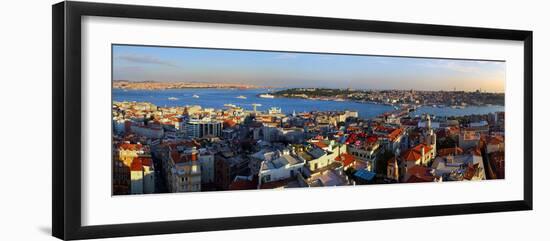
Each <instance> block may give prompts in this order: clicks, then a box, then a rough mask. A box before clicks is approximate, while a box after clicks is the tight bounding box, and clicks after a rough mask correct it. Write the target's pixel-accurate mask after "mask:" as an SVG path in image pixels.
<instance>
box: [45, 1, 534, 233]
mask: <svg viewBox="0 0 550 241" xmlns="http://www.w3.org/2000/svg"><path fill="white" fill-rule="evenodd" d="M52 15H53V19H52V24H53V34H52V37H53V39H52V51H53V54H52V56H53V57H52V62H53V70H52V79H53V86H52V90H53V93H52V94H53V100H52V101H53V113H52V115H53V120H52V123H53V124H52V129H53V130H52V131H53V135H52V136H53V138H52V143H53V144H52V145H53V150H52V152H53V157H52V160H53V166H52V177H53V179H52V189H53V193H52V233H53V236H55V237H57V238H60V239H87V238H106V237H120V236H134V235H151V234H168V233H185V232H199V231H213V230H228V229H245V228H261V227H276V226H290V225H306V224H321V223H336V222H350V221H366V220H380V219H397V218H413V217H427V216H442V215H457V214H473V213H488V212H502V211H518V210H532V208H533V206H532V205H533V178H532V172H533V160H532V158H533V155H532V133H533V127H532V117H533V97H532V93H533V90H532V89H533V80H532V78H533V63H532V61H533V32H532V31H523V30H507V29H491V28H476V27H459V26H443V25H430V24H415V23H398V22H384V21H367V20H354V19H336V18H324V17H306V16H290V15H277V14H263V13H247V12H230V11H215V10H198V9H184V8H171V7H151V6H136V5H120V4H105V3H90V2H60V3H57V4H55V5H53V6H52ZM83 16H104V17H120V18H136V19H158V20H175V21H194V22H207V23H229V24H244V25H259V26H281V27H297V28H311V29H328V30H350V31H366V32H379V33H395V34H414V35H426V36H450V37H468V38H480V39H497V40H517V41H522V42H523V43H524V76H523V77H524V117H523V118H524V124H525V125H524V140H525V141H524V187H523V188H524V194H523V199H522V200H510V201H503V202H485V203H473V204H472V203H469V204H456V205H434V206H421V207H404V208H384V209H364V210H343V211H334V212H317V213H296V214H284V215H264V216H249V217H237V218H212V219H200V220H183V221H163V222H148V223H132V224H114V225H99V226H82V224H81V211H82V210H81V209H82V207H81V171H80V170H81V138H82V137H83V136H82V134H81V115H80V113H81V108H82V107H81V89H82V84H81V57H82V52H81V17H83Z"/></svg>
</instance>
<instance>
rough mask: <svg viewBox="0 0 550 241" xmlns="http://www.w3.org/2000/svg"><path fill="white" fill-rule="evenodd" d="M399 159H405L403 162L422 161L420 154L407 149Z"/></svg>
mask: <svg viewBox="0 0 550 241" xmlns="http://www.w3.org/2000/svg"><path fill="white" fill-rule="evenodd" d="M401 157H402V158H403V159H405V161H418V160H420V159H422V154H421V153H419V152H417V151H415V150H414V149H409V150H407V151H405V152H404V153H403V154H402V155H401Z"/></svg>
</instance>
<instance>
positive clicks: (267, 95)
mask: <svg viewBox="0 0 550 241" xmlns="http://www.w3.org/2000/svg"><path fill="white" fill-rule="evenodd" d="M259 96H260V98H266V99H273V98H275V96H274V95H270V94H260V95H259Z"/></svg>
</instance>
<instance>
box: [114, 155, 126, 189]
mask: <svg viewBox="0 0 550 241" xmlns="http://www.w3.org/2000/svg"><path fill="white" fill-rule="evenodd" d="M112 191H113V195H124V194H130V167H129V166H126V165H125V164H124V162H122V161H121V160H119V159H118V158H113V190H112Z"/></svg>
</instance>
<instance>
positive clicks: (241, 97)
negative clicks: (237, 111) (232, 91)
mask: <svg viewBox="0 0 550 241" xmlns="http://www.w3.org/2000/svg"><path fill="white" fill-rule="evenodd" d="M236 98H237V99H243V100H246V96H244V95H239V96H237V97H236Z"/></svg>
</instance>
